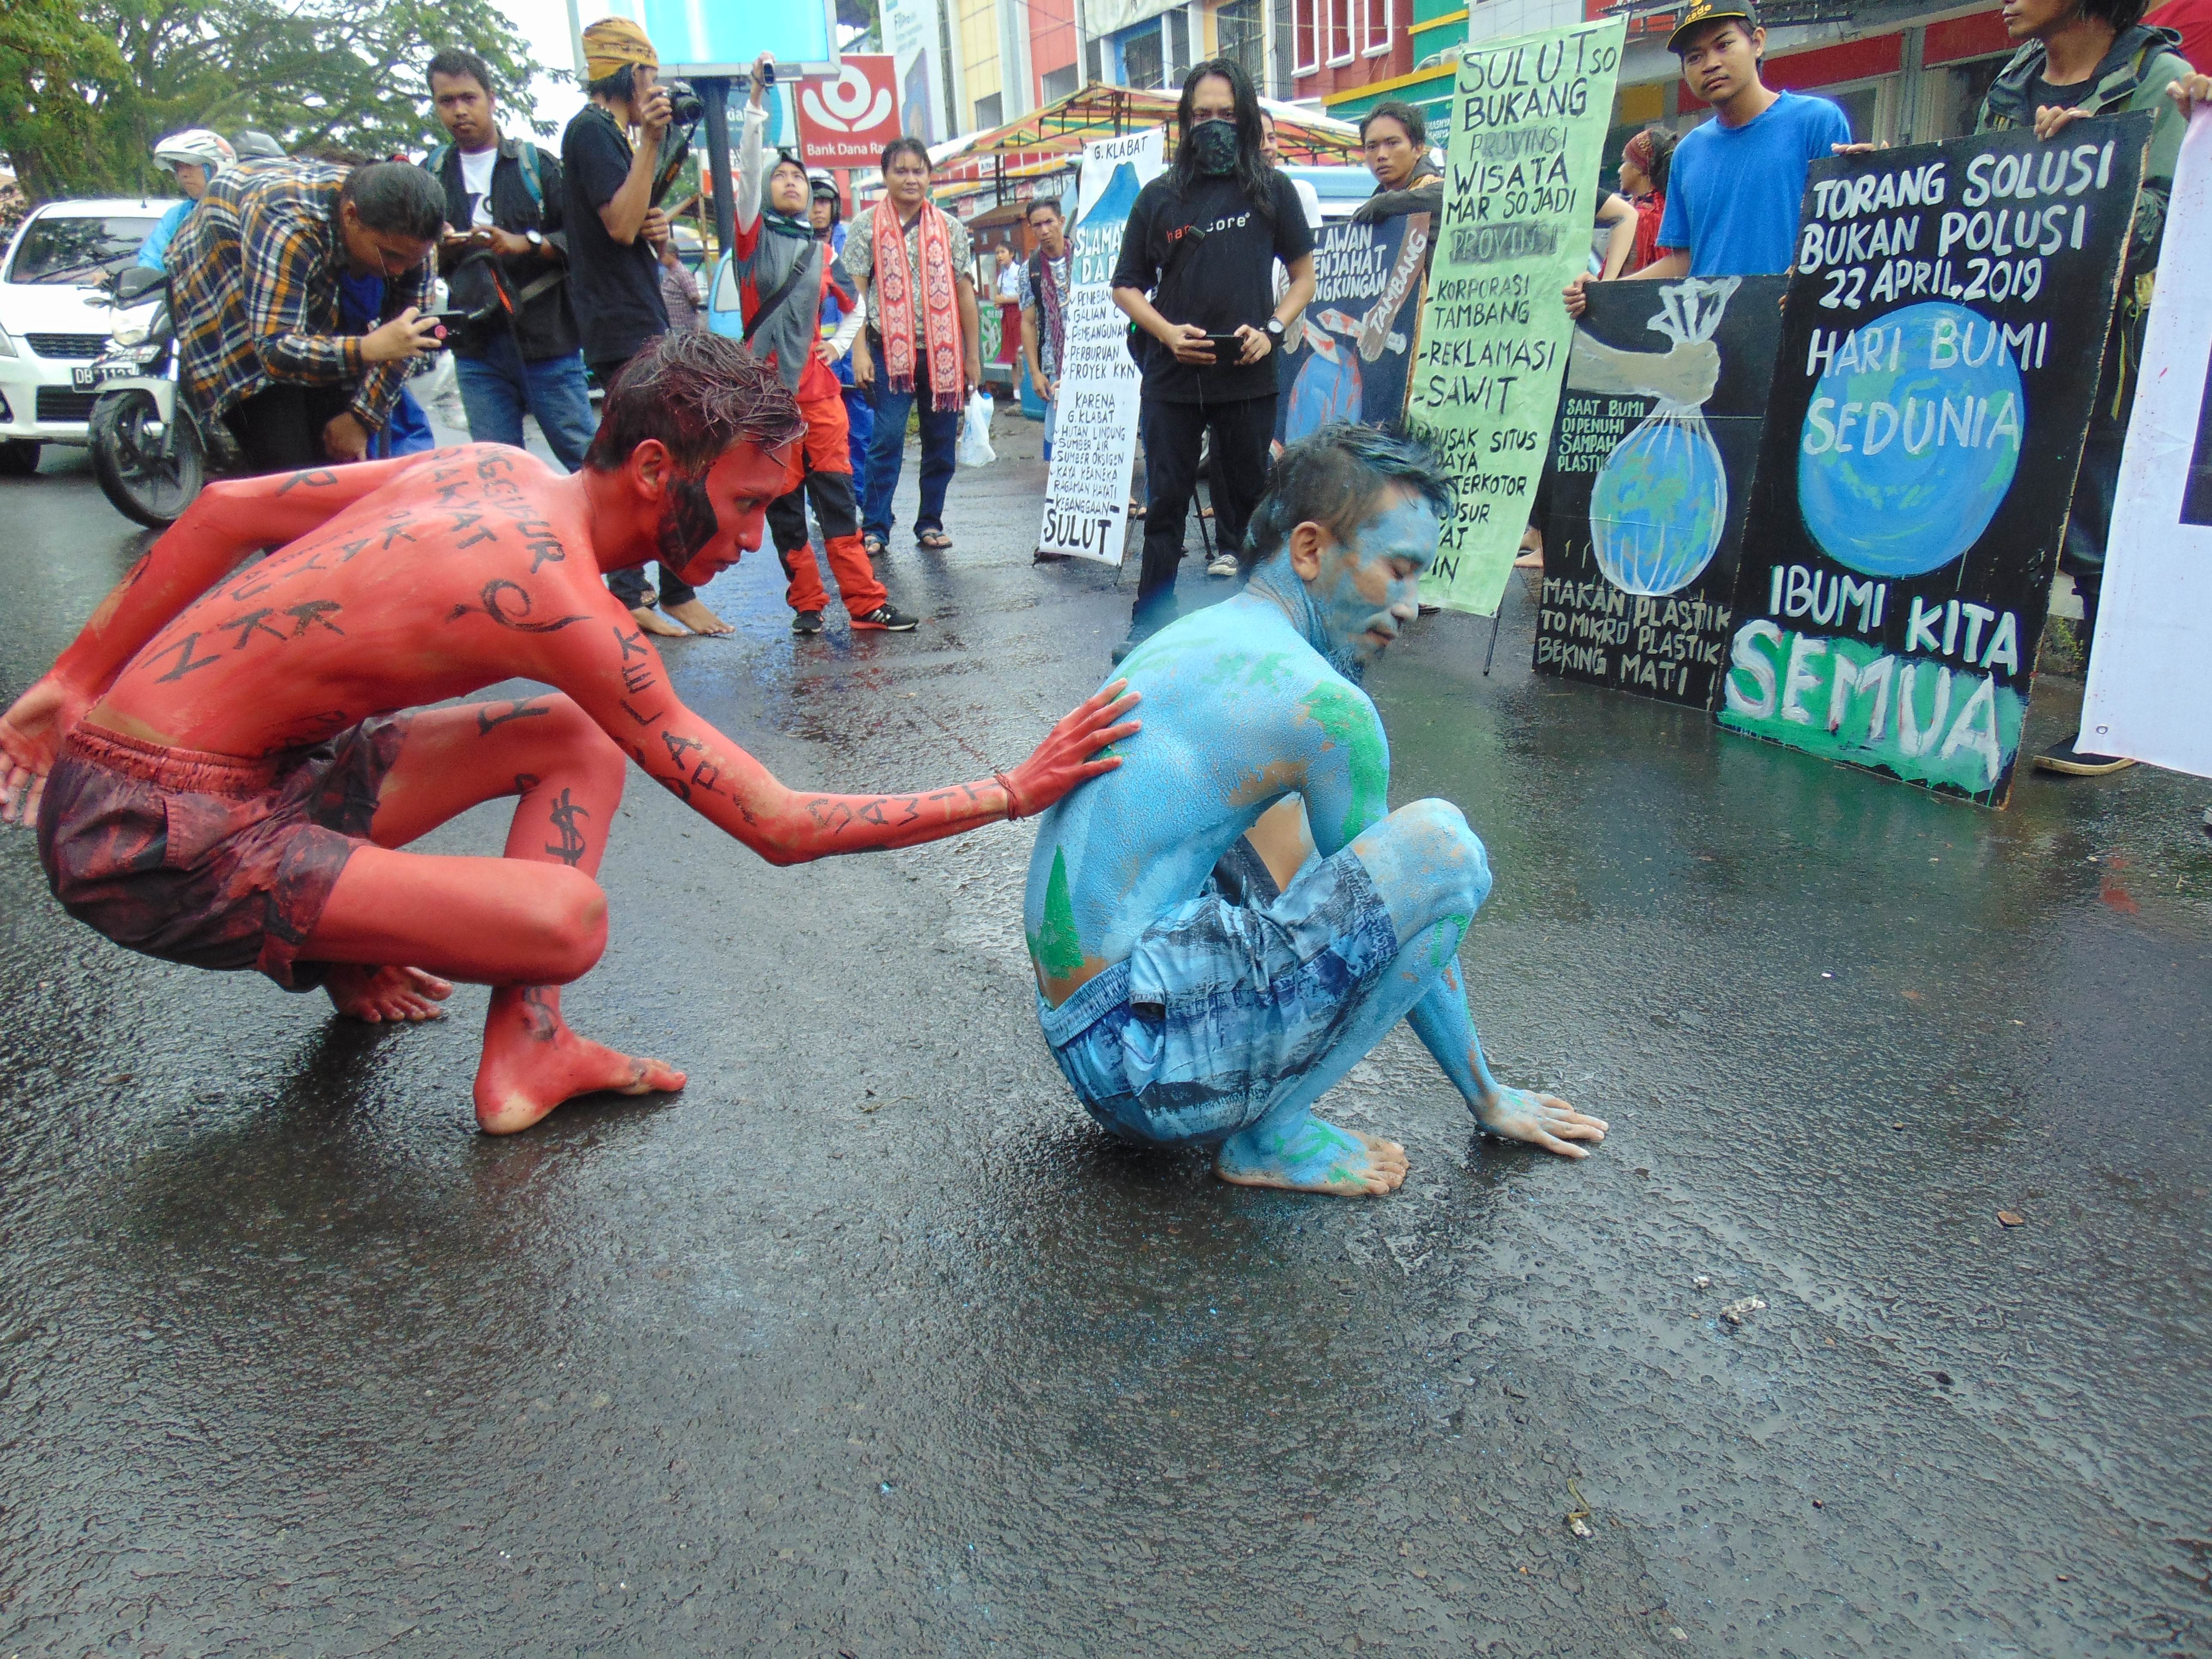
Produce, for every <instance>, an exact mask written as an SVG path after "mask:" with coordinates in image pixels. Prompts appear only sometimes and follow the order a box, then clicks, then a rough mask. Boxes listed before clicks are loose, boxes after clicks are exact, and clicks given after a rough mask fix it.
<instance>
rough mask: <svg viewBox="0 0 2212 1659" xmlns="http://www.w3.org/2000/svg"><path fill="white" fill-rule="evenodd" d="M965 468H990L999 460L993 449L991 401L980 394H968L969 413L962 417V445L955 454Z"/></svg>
mask: <svg viewBox="0 0 2212 1659" xmlns="http://www.w3.org/2000/svg"><path fill="white" fill-rule="evenodd" d="M953 456H954V459H957V461H958V462H959V463H960V465H963V466H988V465H990V464H991V463H992V462H994V461H995V460H997V459H999V452H998V451H997V450H995V449H994V448H992V447H991V400H990V399H989V398H987V397H985V396H984V395H983V394H982V393H981V392H969V394H968V412H967V413H966V414H964V415H963V416H961V417H960V445H959V447H958V448H957V449H956V450H955V451H954V452H953Z"/></svg>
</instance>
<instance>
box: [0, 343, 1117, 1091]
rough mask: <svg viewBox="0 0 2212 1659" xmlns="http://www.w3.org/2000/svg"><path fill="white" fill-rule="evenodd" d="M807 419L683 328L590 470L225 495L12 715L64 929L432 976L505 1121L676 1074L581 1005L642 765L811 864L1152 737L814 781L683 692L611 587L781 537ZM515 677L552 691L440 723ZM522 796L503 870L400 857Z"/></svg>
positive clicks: (1068, 774)
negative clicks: (621, 829)
mask: <svg viewBox="0 0 2212 1659" xmlns="http://www.w3.org/2000/svg"><path fill="white" fill-rule="evenodd" d="M799 433H800V422H799V416H798V411H797V409H796V407H795V406H794V405H793V402H792V399H791V395H790V393H789V392H787V391H786V390H785V389H784V388H783V386H781V383H780V382H779V381H778V380H776V378H775V374H774V371H773V370H772V369H770V368H765V367H763V365H761V364H759V363H758V362H755V360H754V359H752V358H751V357H750V356H748V355H747V354H746V353H745V352H744V349H742V348H741V347H739V346H738V343H736V342H734V341H729V340H723V339H720V338H718V337H715V336H713V335H708V334H703V333H690V334H680V335H677V334H671V335H668V336H665V337H663V338H662V339H660V340H659V341H656V342H655V343H653V345H651V346H649V347H648V348H647V350H646V351H645V352H644V353H643V354H641V356H639V358H638V359H637V360H636V361H635V362H634V363H632V365H631V366H630V368H629V370H628V371H627V372H626V373H625V374H623V377H622V380H621V382H620V383H619V385H618V386H617V388H616V390H615V392H613V393H612V394H611V396H610V398H609V399H608V408H607V410H606V411H605V416H604V418H603V420H602V422H601V424H600V428H599V436H598V437H597V438H596V439H595V440H594V441H593V444H592V450H591V453H590V456H589V459H588V461H587V464H586V466H585V468H584V470H583V471H580V472H578V473H576V474H574V476H573V477H562V476H561V475H559V474H556V473H555V472H553V471H551V470H550V469H549V468H547V467H545V466H544V465H542V464H541V463H539V462H538V461H536V460H534V459H532V458H531V457H530V456H528V455H527V454H526V453H522V452H520V451H518V450H514V449H511V448H505V447H498V446H493V445H477V446H473V447H469V448H465V449H453V450H444V451H441V452H438V453H434V454H431V455H428V456H422V457H416V458H410V459H404V460H398V461H390V462H384V463H377V464H372V465H358V466H351V467H346V468H343V469H341V470H337V471H313V472H300V473H294V474H291V475H289V476H285V477H269V478H260V479H254V480H250V481H238V482H229V483H218V484H214V485H210V487H209V489H207V490H206V492H205V493H204V495H202V496H201V497H200V499H199V501H197V503H195V504H194V506H193V507H192V508H191V511H189V512H188V513H186V514H185V517H184V518H183V519H181V520H179V521H178V523H177V525H176V526H175V527H174V528H173V529H172V530H170V531H169V532H167V534H166V535H164V536H163V537H162V538H161V539H160V540H159V541H158V542H156V543H155V544H154V547H153V549H152V550H151V551H150V552H149V553H148V555H147V556H146V557H145V558H144V559H143V561H142V562H140V564H139V565H138V567H137V568H135V569H134V570H133V571H132V572H131V574H130V575H129V576H127V577H126V578H125V580H124V581H123V582H122V584H121V585H120V586H118V587H117V589H116V590H115V592H113V593H112V594H111V595H110V596H109V597H108V599H106V601H105V602H104V603H103V604H102V605H100V609H99V610H98V611H96V612H95V613H94V616H93V618H92V620H91V621H90V622H89V623H87V624H86V626H85V629H84V631H83V632H82V634H80V635H78V637H77V639H76V641H75V642H74V643H73V644H72V645H70V647H69V649H68V650H66V651H64V653H62V655H61V656H60V658H59V659H58V660H57V661H56V662H55V665H54V666H53V668H52V671H50V672H49V673H48V674H47V675H46V677H45V678H43V679H41V680H40V682H39V683H38V684H36V685H34V686H33V687H32V688H31V689H30V690H28V691H27V692H25V693H24V694H23V696H21V698H19V699H18V700H17V701H16V702H15V706H14V707H13V708H10V709H9V711H8V712H7V714H5V715H4V716H0V754H3V755H4V757H5V769H4V775H0V797H4V799H0V816H4V817H6V818H7V819H9V821H11V822H16V821H30V820H33V819H35V821H36V823H37V824H38V830H39V850H40V858H41V860H43V862H44V863H45V865H46V872H47V876H48V879H49V881H50V882H51V883H52V885H53V888H54V891H55V894H56V896H58V898H60V899H61V901H62V902H63V903H64V906H65V907H66V908H69V909H70V912H71V914H72V915H76V916H77V917H78V918H79V919H80V920H82V921H86V922H88V923H89V924H90V925H91V926H92V927H95V928H97V929H98V930H99V931H100V932H101V933H105V934H106V935H107V936H108V937H109V938H111V939H115V940H116V941H117V942H118V943H120V944H124V945H129V946H131V948H133V949H137V950H140V951H146V952H147V953H148V954H150V955H155V956H159V957H165V958H167V959H169V960H172V961H179V962H185V963H193V964H195V965H198V966H203V967H210V968H219V969H235V968H258V969H261V970H262V971H263V972H264V973H266V974H268V975H270V977H271V978H273V979H275V980H276V981H277V982H278V983H280V984H283V985H286V986H290V987H300V986H303V985H311V984H315V983H321V984H323V985H324V986H325V988H326V989H327V990H328V991H329V993H330V994H331V998H332V1000H334V1001H335V1002H336V1003H337V1006H338V1007H339V1008H340V1009H341V1011H343V1012H349V1013H353V1014H356V1015H359V1016H361V1017H362V1018H369V1019H380V1018H382V1019H412V1018H426V1017H428V1016H429V1015H430V1014H432V1013H434V1012H435V1003H436V1001H437V1000H440V999H441V998H443V997H444V996H445V995H446V994H447V991H448V990H449V989H450V987H449V986H447V984H446V983H445V982H444V980H443V979H441V978H440V977H439V976H440V975H443V976H446V977H447V978H451V979H461V980H471V981H478V982H481V983H486V984H489V985H491V986H492V987H494V990H493V993H492V999H491V1010H490V1013H489V1017H488V1018H487V1020H486V1022H485V1026H484V1044H483V1060H482V1061H481V1063H480V1065H479V1066H478V1068H477V1079H476V1109H477V1121H478V1122H479V1123H480V1124H482V1125H483V1127H484V1128H486V1129H487V1130H489V1131H492V1132H494V1133H505V1132H507V1131H511V1130H514V1129H520V1128H523V1127H527V1126H528V1125H530V1124H532V1123H534V1122H536V1121H538V1119H539V1118H541V1117H543V1116H544V1115H545V1114H546V1113H548V1112H550V1111H551V1110H552V1109H553V1108H554V1107H556V1106H557V1105H559V1104H560V1103H562V1101H564V1100H567V1099H569V1098H572V1097H574V1096H577V1095H580V1094H586V1093H590V1092H593V1091H602V1090H612V1091H618V1092H621V1093H626V1094H641V1093H644V1092H647V1091H652V1090H672V1089H678V1088H681V1087H682V1086H683V1085H684V1074H683V1073H680V1072H678V1071H676V1070H674V1069H672V1068H671V1067H670V1066H665V1065H663V1064H662V1063H660V1062H659V1061H658V1060H641V1059H636V1058H633V1057H631V1056H629V1055H627V1054H617V1053H616V1052H615V1051H614V1050H612V1049H611V1048H605V1047H603V1046H601V1045H600V1044H598V1043H595V1042H586V1041H585V1040H584V1039H582V1038H581V1037H579V1036H576V1035H575V1034H574V1032H572V1031H570V1030H568V1026H567V1025H566V1024H563V1023H562V1018H561V1009H560V993H559V990H558V988H557V987H560V986H561V985H563V984H565V983H567V982H568V981H571V980H574V979H575V978H578V977H579V976H580V975H582V974H584V973H585V972H586V971H587V970H588V969H590V968H591V967H592V964H593V963H595V962H596V961H597V960H598V959H599V953H600V951H601V950H602V949H603V948H604V946H605V939H606V900H605V895H604V894H603V893H602V892H601V890H600V889H599V884H598V883H597V881H596V880H594V879H593V876H594V872H596V871H597V870H598V868H599V860H600V857H601V855H602V854H603V853H604V852H605V847H606V836H607V832H608V829H610V828H611V825H612V823H613V822H614V813H615V807H616V805H617V803H618V802H619V801H620V799H621V798H622V791H623V780H624V774H625V770H626V768H627V766H628V763H629V760H635V761H636V762H637V763H638V764H639V765H640V766H641V767H642V768H644V769H645V771H646V772H647V775H649V776H651V777H652V778H653V780H654V781H656V782H659V783H660V784H662V785H663V786H664V787H666V788H668V789H670V790H671V791H673V792H674V793H676V794H678V795H679V796H681V797H682V798H683V799H684V800H685V801H687V802H688V803H689V804H690V805H691V806H692V807H693V808H694V809H695V810H696V811H698V812H700V813H701V814H702V816H704V817H707V818H708V819H709V820H711V821H712V822H713V823H716V824H718V825H720V827H721V828H723V829H726V830H728V831H729V833H730V834H732V835H733V836H736V837H737V838H738V840H740V841H742V842H744V843H745V845H747V846H748V847H750V848H753V850H754V851H756V852H757V853H759V854H761V855H762V856H763V857H764V858H766V859H768V860H770V861H771V862H772V863H776V864H797V863H801V862H804V861H805V860H810V859H816V858H821V857H823V856H825V855H827V854H832V853H851V852H860V851H862V850H864V849H867V848H884V847H906V846H912V845H914V844H915V843H917V842H925V841H933V840H936V839H938V838H939V837H941V836H950V835H957V834H958V833H959V832H960V831H962V830H963V829H974V828H975V827H977V826H979V825H981V824H984V823H993V822H995V821H997V820H999V819H1001V818H1005V817H1010V816H1018V815H1025V814H1028V813H1030V812H1034V811H1038V810H1040V809H1042V807H1044V806H1046V805H1049V804H1050V803H1052V802H1053V801H1054V800H1056V799H1059V798H1060V796H1061V795H1063V794H1065V793H1066V792H1067V791H1068V790H1070V789H1072V788H1073V787H1075V785H1076V784H1077V783H1079V782H1080V781H1082V780H1084V779H1085V778H1086V777H1089V776H1091V775H1095V774H1097V773H1098V772H1101V771H1104V770H1107V769H1110V768H1111V767H1113V766H1115V765H1116V764H1118V763H1117V762H1115V760H1113V759H1111V758H1103V757H1098V751H1099V750H1101V749H1103V747H1105V745H1107V744H1109V743H1111V742H1113V741H1115V739H1116V738H1120V737H1122V736H1126V735H1127V733H1129V732H1133V730H1134V729H1135V726H1134V725H1133V724H1132V723H1126V722H1125V723H1122V724H1118V725H1117V724H1116V723H1115V722H1116V721H1118V720H1121V716H1122V715H1123V714H1125V713H1126V711H1127V707H1128V701H1129V700H1126V699H1125V700H1123V701H1122V702H1114V700H1113V697H1112V696H1110V695H1109V694H1107V693H1101V694H1100V695H1099V696H1095V697H1093V698H1091V700H1090V701H1089V702H1086V703H1085V704H1084V705H1083V706H1082V707H1081V708H1079V709H1078V710H1077V711H1076V712H1075V713H1074V714H1071V715H1069V716H1068V717H1067V718H1066V720H1062V721H1061V722H1060V725H1058V726H1055V727H1054V729H1053V731H1052V732H1051V734H1050V735H1049V736H1048V737H1047V738H1046V739H1045V741H1044V742H1043V744H1041V745H1040V746H1039V747H1038V749H1037V750H1036V753H1035V754H1033V755H1031V756H1030V758H1029V759H1028V760H1027V761H1025V762H1024V763H1022V764H1021V765H1020V766H1019V767H1018V768H1016V769H1014V770H1013V772H1012V774H1011V775H1006V774H1000V775H995V776H994V777H993V778H992V779H989V780H987V781H981V782H977V783H969V784H957V785H954V786H953V787H950V788H946V789H939V790H933V791H929V792H927V793H920V794H912V795H828V794H805V793H800V792H798V791H794V790H792V789H788V788H787V787H784V786H783V785H782V784H781V783H779V782H777V781H776V780H775V778H774V777H772V776H771V775H769V772H768V770H767V769H766V768H764V767H763V766H762V765H761V764H760V763H759V762H757V761H756V760H755V759H754V758H753V757H751V756H750V755H748V754H747V753H745V751H744V750H742V749H740V748H738V746H737V745H736V744H733V743H732V742H731V741H730V740H729V739H728V738H726V737H724V736H723V735H722V734H721V733H720V732H717V731H716V730H715V729H714V727H713V726H709V725H708V724H707V722H706V721H704V720H702V719H700V718H699V717H698V716H697V715H696V714H693V713H691V711H690V710H689V709H688V708H685V707H684V704H683V703H682V702H680V701H679V700H678V698H677V696H676V695H675V693H674V691H673V690H671V687H670V685H669V683H668V676H667V673H666V671H665V669H664V668H663V666H662V665H661V661H660V659H659V655H658V653H656V652H655V651H654V649H653V644H652V642H651V641H649V640H647V639H645V638H643V637H642V636H641V634H640V633H639V630H638V629H637V627H636V624H635V621H634V620H633V619H632V618H631V617H630V615H629V612H628V611H625V610H624V609H623V606H622V605H621V603H620V601H618V600H617V599H614V598H613V597H612V596H611V594H610V593H609V592H607V590H606V587H605V585H604V582H603V580H602V578H603V577H604V575H605V573H606V572H608V571H610V570H615V569H619V568H623V567H625V566H629V565H635V564H638V563H640V562H643V561H644V560H646V559H647V558H650V557H656V556H657V557H659V558H661V559H663V560H664V561H666V562H669V563H670V564H671V566H674V567H678V568H681V569H682V570H683V571H684V574H685V575H686V577H687V579H688V580H693V581H697V582H703V581H705V580H708V579H709V578H710V577H711V576H713V575H714V574H715V573H716V572H718V571H720V570H722V569H725V568H727V567H729V566H730V565H732V564H733V563H735V562H737V560H738V556H739V554H740V553H741V551H743V550H746V549H750V548H755V547H757V546H759V544H760V539H761V530H762V515H763V507H765V505H766V504H767V503H768V502H769V501H772V500H774V499H775V497H776V496H778V495H781V494H782V493H783V492H784V491H785V490H787V489H789V487H790V480H791V477H792V472H793V467H792V447H793V441H795V440H796V439H797V438H798V437H799ZM272 542H277V543H282V544H284V545H283V546H282V547H281V549H280V550H278V551H276V552H275V553H273V554H271V555H270V556H269V557H267V558H265V559H263V560H260V561H258V562H255V563H253V564H252V565H251V566H249V567H247V568H243V569H240V568H238V567H239V565H240V561H241V560H242V559H244V558H246V556H249V555H250V554H251V553H252V551H253V550H256V549H258V548H261V547H264V546H267V545H269V544H270V543H272ZM517 677H520V678H528V679H532V680H537V681H540V682H542V683H544V684H546V685H548V686H550V687H553V688H555V690H553V691H552V692H550V693H547V694H545V695H541V696H532V697H529V698H526V699H525V700H523V701H520V702H498V703H481V704H475V705H468V706H463V707H459V708H422V707H421V705H423V704H427V703H435V702H441V701H443V700H445V699H447V698H451V697H455V696H462V695H464V694H465V693H467V692H470V691H473V690H477V689H478V688H480V687H483V686H485V685H488V684H495V683H496V682H498V681H501V680H505V679H511V678H517ZM394 709H397V710H400V711H402V712H400V713H398V714H388V713H386V711H390V710H394ZM501 795H513V796H515V797H517V805H516V809H515V814H514V820H513V827H512V828H511V829H509V831H508V833H507V848H506V854H505V856H504V857H502V858H498V859H484V858H459V857H446V856H437V855H430V854H416V853H407V852H402V851H399V850H398V849H399V848H403V847H404V846H405V845H406V844H407V843H409V842H412V841H414V840H416V838H417V837H418V836H422V835H423V834H425V833H426V832H427V831H428V830H430V829H434V828H435V827H436V826H437V825H439V824H441V823H445V822H446V821H447V820H448V819H450V818H453V817H457V816H458V815H459V814H460V813H462V812H464V811H467V810H468V809H469V808H470V807H471V806H474V805H477V804H478V803H479V802H481V801H484V800H488V799H492V798H494V797H496V796H501Z"/></svg>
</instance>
